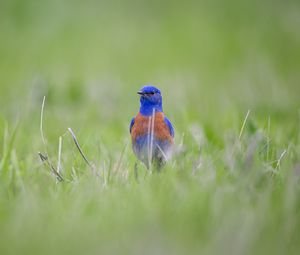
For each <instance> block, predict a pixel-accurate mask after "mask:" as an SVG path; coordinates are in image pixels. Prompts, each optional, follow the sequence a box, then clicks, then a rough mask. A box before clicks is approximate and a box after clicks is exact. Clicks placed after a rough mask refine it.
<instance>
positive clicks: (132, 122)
mask: <svg viewBox="0 0 300 255" xmlns="http://www.w3.org/2000/svg"><path fill="white" fill-rule="evenodd" d="M134 119H135V118H132V120H131V122H130V127H129V132H130V133H131V129H132V126H133V125H134Z"/></svg>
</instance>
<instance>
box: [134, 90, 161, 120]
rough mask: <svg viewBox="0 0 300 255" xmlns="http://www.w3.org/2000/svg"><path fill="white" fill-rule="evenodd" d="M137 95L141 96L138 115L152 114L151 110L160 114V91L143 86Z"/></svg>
mask: <svg viewBox="0 0 300 255" xmlns="http://www.w3.org/2000/svg"><path fill="white" fill-rule="evenodd" d="M138 94H139V95H140V96H141V98H140V102H141V107H140V113H141V114H142V115H145V116H150V115H152V114H153V109H154V110H155V111H156V112H162V111H163V109H162V96H161V93H160V90H159V89H158V88H156V87H154V86H150V85H148V86H144V87H142V88H141V89H140V90H139V91H138Z"/></svg>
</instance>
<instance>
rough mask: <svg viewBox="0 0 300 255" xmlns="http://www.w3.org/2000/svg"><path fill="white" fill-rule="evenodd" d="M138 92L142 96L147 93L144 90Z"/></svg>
mask: <svg viewBox="0 0 300 255" xmlns="http://www.w3.org/2000/svg"><path fill="white" fill-rule="evenodd" d="M137 93H138V94H139V95H140V96H144V95H145V93H144V92H142V91H138V92H137Z"/></svg>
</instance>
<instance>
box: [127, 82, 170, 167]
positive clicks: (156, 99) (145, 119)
mask: <svg viewBox="0 0 300 255" xmlns="http://www.w3.org/2000/svg"><path fill="white" fill-rule="evenodd" d="M137 93H138V94H139V95H140V111H139V113H138V114H137V116H136V117H135V118H133V119H132V120H131V123H130V134H131V139H132V148H133V151H134V153H135V154H136V156H137V158H138V159H139V160H141V161H142V162H143V163H144V164H145V165H146V167H147V168H148V169H149V167H150V166H151V164H152V162H153V163H154V164H155V166H156V167H157V168H161V167H162V166H163V165H164V164H165V162H166V161H167V160H168V159H169V158H170V156H171V154H172V147H173V144H174V141H173V138H174V129H173V126H172V124H171V122H170V121H169V120H168V118H167V117H166V116H165V115H164V113H163V108H162V96H161V92H160V90H159V89H158V88H156V87H153V86H144V87H142V88H141V90H140V91H138V92H137Z"/></svg>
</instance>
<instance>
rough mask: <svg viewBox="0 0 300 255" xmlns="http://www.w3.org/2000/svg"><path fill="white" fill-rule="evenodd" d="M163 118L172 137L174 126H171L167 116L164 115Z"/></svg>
mask: <svg viewBox="0 0 300 255" xmlns="http://www.w3.org/2000/svg"><path fill="white" fill-rule="evenodd" d="M164 120H165V123H166V124H167V126H168V128H169V131H170V135H171V136H172V137H173V138H174V135H175V133H174V128H173V126H172V123H171V121H170V120H169V119H168V118H167V117H165V119H164Z"/></svg>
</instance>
